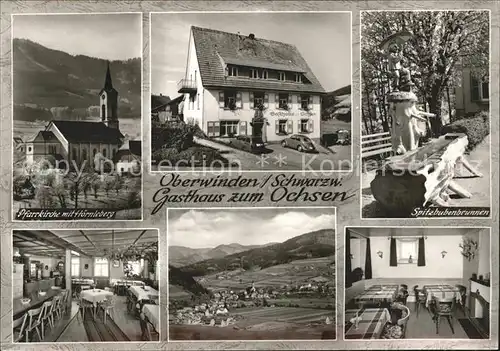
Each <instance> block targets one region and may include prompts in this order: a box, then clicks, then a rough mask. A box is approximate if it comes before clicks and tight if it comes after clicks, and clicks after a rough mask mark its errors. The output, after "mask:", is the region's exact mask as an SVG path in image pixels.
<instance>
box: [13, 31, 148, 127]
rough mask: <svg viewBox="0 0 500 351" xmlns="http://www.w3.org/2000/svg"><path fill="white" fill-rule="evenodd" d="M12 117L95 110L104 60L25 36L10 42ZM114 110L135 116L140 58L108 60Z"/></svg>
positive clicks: (76, 115) (73, 115) (70, 115)
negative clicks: (116, 99) (114, 92)
mask: <svg viewBox="0 0 500 351" xmlns="http://www.w3.org/2000/svg"><path fill="white" fill-rule="evenodd" d="M12 50H13V89H14V108H15V110H14V119H18V120H27V121H32V120H35V119H39V120H48V119H51V118H60V119H62V118H64V119H85V118H89V117H95V116H98V115H99V97H98V93H99V91H100V90H101V89H102V88H103V86H104V80H105V76H106V66H107V61H106V60H103V59H99V58H95V57H88V56H83V55H76V56H74V55H70V54H68V53H66V52H63V51H58V50H53V49H49V48H47V47H45V46H43V45H40V44H37V43H35V42H33V41H30V40H27V39H14V40H13V45H12ZM110 70H111V78H112V81H113V86H114V88H115V89H116V90H117V91H118V94H119V102H118V116H119V117H120V118H132V117H140V116H141V59H140V58H133V59H129V60H126V61H111V62H110Z"/></svg>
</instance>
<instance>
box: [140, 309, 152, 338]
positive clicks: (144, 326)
mask: <svg viewBox="0 0 500 351" xmlns="http://www.w3.org/2000/svg"><path fill="white" fill-rule="evenodd" d="M139 323H140V325H141V332H142V334H141V337H142V340H143V341H152V340H153V339H152V337H151V331H150V330H149V324H148V321H147V320H146V316H145V315H144V313H142V312H141V314H140V315H139Z"/></svg>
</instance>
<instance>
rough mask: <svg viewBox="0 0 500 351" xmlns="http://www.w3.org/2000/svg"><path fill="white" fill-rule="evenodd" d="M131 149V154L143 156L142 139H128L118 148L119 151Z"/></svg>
mask: <svg viewBox="0 0 500 351" xmlns="http://www.w3.org/2000/svg"><path fill="white" fill-rule="evenodd" d="M124 150H126V151H130V153H131V154H134V155H136V156H139V157H140V156H141V154H142V149H141V141H140V140H127V141H125V142H124V143H123V145H122V146H121V147H120V148H119V149H118V151H124Z"/></svg>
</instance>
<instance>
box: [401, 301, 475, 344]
mask: <svg viewBox="0 0 500 351" xmlns="http://www.w3.org/2000/svg"><path fill="white" fill-rule="evenodd" d="M408 308H409V309H410V318H409V320H408V324H407V329H406V339H468V336H467V334H466V333H465V331H464V329H463V328H462V326H461V325H460V323H459V322H458V319H459V318H466V317H465V316H464V314H463V312H462V310H460V309H458V310H457V311H456V312H455V318H453V329H454V331H455V334H453V333H452V332H451V328H450V324H449V323H448V321H447V320H446V318H441V323H440V324H439V334H436V323H435V322H434V321H433V320H432V315H431V314H430V312H429V311H428V310H427V309H425V308H424V307H423V306H420V309H419V312H418V317H417V312H416V311H415V304H414V303H413V302H409V303H408Z"/></svg>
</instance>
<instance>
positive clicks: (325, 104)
mask: <svg viewBox="0 0 500 351" xmlns="http://www.w3.org/2000/svg"><path fill="white" fill-rule="evenodd" d="M350 95H351V86H350V85H347V86H345V87H342V88H340V89H337V90H334V91H331V92H328V93H326V94H325V95H324V96H323V97H322V100H321V117H322V118H323V119H329V118H331V117H332V116H334V114H335V111H336V110H337V107H336V105H337V104H338V103H339V102H340V101H341V99H343V98H348V99H349V97H350ZM349 108H350V103H349ZM342 118H344V119H345V118H347V120H345V122H350V116H349V117H347V116H343V117H342Z"/></svg>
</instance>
